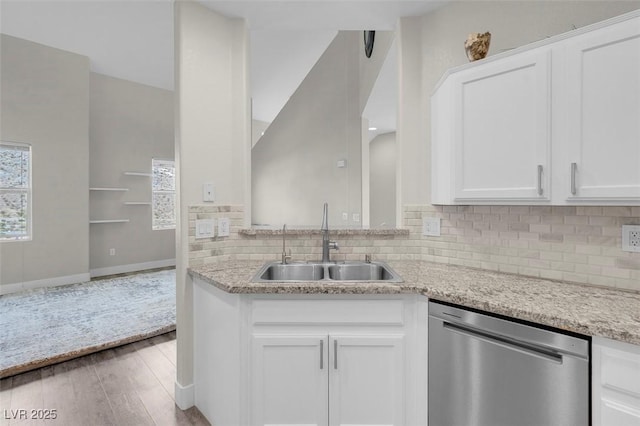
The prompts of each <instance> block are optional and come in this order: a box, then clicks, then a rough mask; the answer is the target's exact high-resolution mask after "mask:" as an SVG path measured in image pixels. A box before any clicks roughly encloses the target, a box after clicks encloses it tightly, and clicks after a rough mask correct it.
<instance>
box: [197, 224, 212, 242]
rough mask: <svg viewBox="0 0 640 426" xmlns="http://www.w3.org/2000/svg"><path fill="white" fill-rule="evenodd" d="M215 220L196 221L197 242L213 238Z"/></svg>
mask: <svg viewBox="0 0 640 426" xmlns="http://www.w3.org/2000/svg"><path fill="white" fill-rule="evenodd" d="M214 226H215V219H198V220H196V240H197V239H201V238H213V237H214V236H215V231H214Z"/></svg>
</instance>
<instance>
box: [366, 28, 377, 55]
mask: <svg viewBox="0 0 640 426" xmlns="http://www.w3.org/2000/svg"><path fill="white" fill-rule="evenodd" d="M375 38H376V32H375V31H365V32H364V54H365V55H367V58H370V57H371V53H372V52H373V41H374V40H375Z"/></svg>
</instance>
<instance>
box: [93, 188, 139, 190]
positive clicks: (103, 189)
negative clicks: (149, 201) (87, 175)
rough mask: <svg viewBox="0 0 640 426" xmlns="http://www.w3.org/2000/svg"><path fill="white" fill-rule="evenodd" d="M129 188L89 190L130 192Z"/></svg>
mask: <svg viewBox="0 0 640 426" xmlns="http://www.w3.org/2000/svg"><path fill="white" fill-rule="evenodd" d="M128 190H129V188H89V191H128Z"/></svg>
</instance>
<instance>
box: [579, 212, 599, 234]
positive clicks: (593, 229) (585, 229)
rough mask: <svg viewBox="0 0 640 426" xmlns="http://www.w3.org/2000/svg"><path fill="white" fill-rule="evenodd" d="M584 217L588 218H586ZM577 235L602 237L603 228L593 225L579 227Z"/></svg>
mask: <svg viewBox="0 0 640 426" xmlns="http://www.w3.org/2000/svg"><path fill="white" fill-rule="evenodd" d="M583 217H585V218H586V216H583ZM576 234H578V235H586V236H600V235H602V227H601V226H593V225H577V226H576Z"/></svg>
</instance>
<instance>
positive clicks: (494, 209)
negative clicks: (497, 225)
mask: <svg viewBox="0 0 640 426" xmlns="http://www.w3.org/2000/svg"><path fill="white" fill-rule="evenodd" d="M491 213H498V214H508V213H509V206H491Z"/></svg>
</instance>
